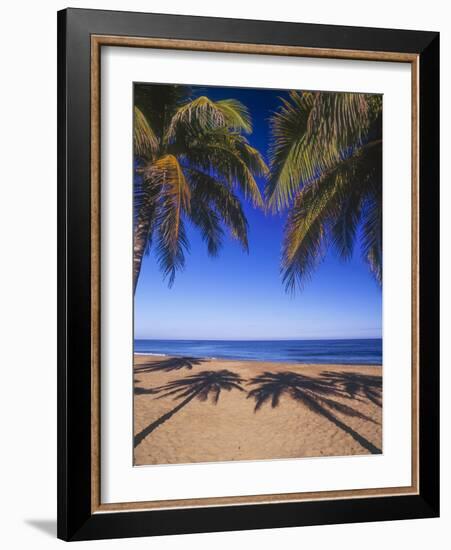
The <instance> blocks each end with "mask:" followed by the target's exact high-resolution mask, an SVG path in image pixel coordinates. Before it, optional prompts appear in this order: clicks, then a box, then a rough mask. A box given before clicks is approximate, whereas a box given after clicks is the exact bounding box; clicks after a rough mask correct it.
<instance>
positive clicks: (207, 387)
mask: <svg viewBox="0 0 451 550" xmlns="http://www.w3.org/2000/svg"><path fill="white" fill-rule="evenodd" d="M242 383H243V379H242V378H241V377H240V376H239V375H238V374H236V373H235V372H232V371H229V370H220V371H202V372H200V373H199V374H192V375H191V376H187V377H186V378H182V379H180V380H173V381H171V382H168V383H167V384H165V385H164V386H160V387H158V388H154V389H153V390H148V391H147V392H146V393H154V394H161V395H159V396H158V397H157V399H162V398H163V397H172V398H173V399H174V400H177V399H183V401H181V402H180V403H179V404H178V405H177V406H176V407H174V408H173V409H172V410H170V411H169V412H167V413H166V414H164V415H163V416H160V418H158V419H157V420H155V421H154V422H152V423H151V424H149V425H148V426H146V427H145V428H144V429H143V430H141V431H140V432H139V433H138V434H136V435H135V437H134V446H135V447H137V446H138V445H139V444H140V443H141V442H142V441H143V440H144V439H145V438H146V437H147V436H148V435H149V434H151V433H152V432H153V431H154V430H156V429H157V428H158V427H159V426H161V425H162V424H163V423H164V422H166V421H167V420H169V419H170V418H171V417H172V416H174V414H176V413H177V412H178V411H180V410H181V409H183V408H184V407H186V405H188V403H189V402H190V401H192V400H193V399H195V398H197V399H199V401H207V399H208V397H209V396H211V399H212V402H213V403H214V404H215V405H216V404H217V403H218V400H219V396H220V394H221V391H223V390H226V391H231V390H234V389H236V390H239V391H245V390H244V388H243V387H242V386H241V384H242Z"/></svg>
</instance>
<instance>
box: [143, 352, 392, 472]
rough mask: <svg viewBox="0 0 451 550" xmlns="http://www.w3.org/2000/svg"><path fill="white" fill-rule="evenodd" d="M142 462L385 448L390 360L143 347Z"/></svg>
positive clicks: (312, 454)
mask: <svg viewBox="0 0 451 550" xmlns="http://www.w3.org/2000/svg"><path fill="white" fill-rule="evenodd" d="M133 403H134V411H133V412H134V414H133V417H134V435H135V447H134V464H135V465H136V466H138V465H150V464H188V463H200V462H215V461H221V462H223V461H234V460H265V459H283V458H305V457H325V456H350V455H362V454H379V453H381V452H382V367H381V366H379V365H364V364H359V365H354V364H331V363H324V364H313V363H288V362H283V361H279V362H274V361H257V360H255V361H254V360H241V359H229V358H225V359H208V358H205V357H204V358H202V357H193V356H191V355H184V356H183V355H141V354H135V355H134V401H133Z"/></svg>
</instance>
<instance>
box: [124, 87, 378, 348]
mask: <svg viewBox="0 0 451 550" xmlns="http://www.w3.org/2000/svg"><path fill="white" fill-rule="evenodd" d="M193 94H194V95H208V96H209V97H210V98H212V99H216V100H217V99H224V98H230V97H233V98H235V99H238V100H240V101H242V102H243V103H244V104H245V105H246V106H247V107H248V109H249V110H250V113H251V116H252V122H253V126H254V131H253V133H252V134H251V135H250V136H248V138H249V141H250V143H251V145H253V146H254V147H256V148H258V149H259V150H260V151H261V153H262V154H263V155H264V156H265V158H266V159H267V149H268V139H269V134H268V117H269V115H270V114H271V112H273V111H274V110H275V109H276V107H277V105H278V104H279V99H278V98H279V97H280V96H281V95H285V93H284V92H280V91H275V90H252V89H237V88H213V87H211V88H210V87H202V88H193ZM259 183H260V184H261V188H263V182H259ZM244 210H245V214H246V216H247V219H248V222H249V254H246V253H245V252H243V250H242V249H241V247H240V246H239V244H238V243H237V242H236V241H235V240H233V239H232V238H231V237H229V236H227V237H226V238H225V241H224V245H223V248H222V249H221V251H220V253H219V255H218V257H217V258H210V257H209V256H208V255H207V251H206V246H205V244H204V243H203V242H202V239H201V237H200V235H199V233H198V232H197V230H195V229H194V228H192V227H190V226H188V227H187V233H188V238H189V241H190V252H189V253H188V254H187V255H186V267H185V270H184V271H182V272H178V273H177V275H176V279H175V283H174V285H173V287H172V288H168V285H167V282H166V281H164V280H163V277H162V274H161V272H160V271H159V268H158V265H157V262H156V259H155V257H154V255H153V254H152V253H151V254H150V255H149V256H146V257H145V258H144V260H143V265H142V269H141V274H140V278H139V283H138V287H137V291H136V295H135V338H149V339H152V338H156V339H171V338H174V339H199V340H202V339H207V340H208V339H243V340H253V339H255V340H258V339H309V338H379V337H381V324H382V293H381V289H380V287H378V285H377V283H376V282H375V280H374V279H373V277H372V276H371V274H370V273H369V271H368V268H367V266H366V265H365V264H364V263H363V261H362V260H361V258H360V250H359V247H358V246H356V249H355V252H354V257H353V258H352V259H351V260H350V261H349V262H342V261H341V260H339V259H338V258H337V256H336V254H335V252H334V251H333V250H330V251H329V252H328V254H327V256H326V258H325V260H324V262H323V263H322V264H321V265H320V266H319V268H318V269H317V271H316V272H315V273H314V275H313V278H312V280H311V281H310V282H307V284H306V286H305V288H304V290H303V291H297V292H296V294H295V295H294V296H292V295H290V294H287V293H286V292H285V289H284V286H283V284H282V278H281V275H280V255H281V243H282V235H283V226H284V221H285V215H284V214H282V215H268V214H266V215H265V214H264V213H263V212H261V211H260V210H257V209H254V208H253V207H252V206H251V205H250V204H246V203H245V204H244Z"/></svg>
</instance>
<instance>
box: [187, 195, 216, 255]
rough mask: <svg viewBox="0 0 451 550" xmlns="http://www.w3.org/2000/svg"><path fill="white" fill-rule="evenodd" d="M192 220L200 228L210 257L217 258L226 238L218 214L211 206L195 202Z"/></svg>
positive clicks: (192, 209) (192, 206)
mask: <svg viewBox="0 0 451 550" xmlns="http://www.w3.org/2000/svg"><path fill="white" fill-rule="evenodd" d="M193 199H194V197H193ZM190 219H191V221H192V222H193V224H194V225H195V226H196V227H197V228H199V230H200V232H201V235H202V239H203V240H204V241H205V242H206V243H207V250H208V254H209V255H210V256H217V255H218V252H219V249H220V248H221V246H222V238H223V236H224V231H223V229H222V227H221V218H220V217H219V215H218V213H217V212H216V211H215V210H214V209H213V208H211V207H210V205H209V204H207V203H205V202H203V201H198V200H193V201H192V203H191V212H190Z"/></svg>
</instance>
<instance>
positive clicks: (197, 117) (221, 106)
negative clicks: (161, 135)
mask: <svg viewBox="0 0 451 550" xmlns="http://www.w3.org/2000/svg"><path fill="white" fill-rule="evenodd" d="M224 127H227V128H229V129H230V130H237V131H245V132H250V131H252V126H251V123H250V117H249V113H248V110H247V108H246V107H245V106H244V105H243V104H241V103H240V102H239V101H236V100H234V99H228V100H222V101H216V102H215V101H212V100H211V99H209V98H208V97H205V96H200V97H197V98H196V99H192V100H190V101H188V102H187V103H185V104H184V105H181V106H180V107H179V108H178V109H177V110H176V112H175V113H174V116H173V117H172V119H171V122H170V124H169V126H168V129H167V132H166V139H167V141H170V140H172V139H174V137H175V136H176V135H177V132H178V131H179V130H182V131H184V132H185V133H186V132H187V131H188V132H196V131H202V132H205V131H206V132H208V131H211V130H214V129H217V128H224Z"/></svg>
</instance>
